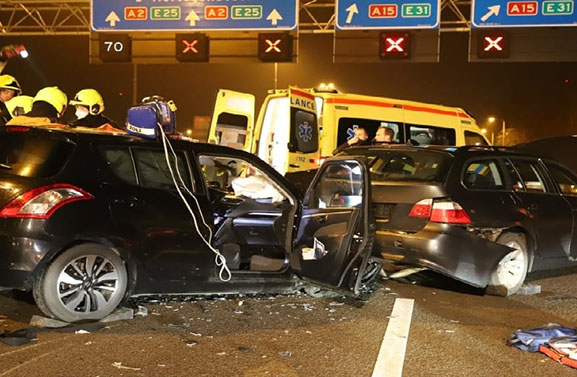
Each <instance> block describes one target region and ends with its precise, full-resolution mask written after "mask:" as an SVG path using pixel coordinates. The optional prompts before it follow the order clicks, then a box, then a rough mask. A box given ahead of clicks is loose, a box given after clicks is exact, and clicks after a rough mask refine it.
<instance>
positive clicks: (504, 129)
mask: <svg viewBox="0 0 577 377" xmlns="http://www.w3.org/2000/svg"><path fill="white" fill-rule="evenodd" d="M496 120H497V118H495V117H493V116H491V117H489V119H488V121H489V123H491V124H493V123H495V121H496ZM501 121H502V122H503V146H504V145H505V136H506V135H505V131H506V126H505V119H502V120H501Z"/></svg>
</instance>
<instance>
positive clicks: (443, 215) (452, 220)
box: [431, 201, 471, 224]
mask: <svg viewBox="0 0 577 377" xmlns="http://www.w3.org/2000/svg"><path fill="white" fill-rule="evenodd" d="M431 221H432V222H435V223H446V224H471V219H470V218H469V216H468V215H467V212H465V210H464V209H463V207H461V206H460V205H459V203H455V202H453V201H440V202H437V201H435V202H434V203H433V212H432V213H431Z"/></svg>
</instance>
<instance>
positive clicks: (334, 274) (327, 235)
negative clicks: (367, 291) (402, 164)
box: [291, 157, 375, 295]
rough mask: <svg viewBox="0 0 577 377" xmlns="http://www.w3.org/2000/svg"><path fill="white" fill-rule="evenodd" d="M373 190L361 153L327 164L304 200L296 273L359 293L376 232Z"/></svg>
mask: <svg viewBox="0 0 577 377" xmlns="http://www.w3.org/2000/svg"><path fill="white" fill-rule="evenodd" d="M370 191H371V183H370V177H369V173H368V169H367V166H366V163H365V160H364V159H363V158H362V157H359V158H356V157H335V158H331V159H330V160H328V161H327V162H325V164H324V165H323V166H322V167H321V168H320V169H319V172H318V173H317V175H316V176H315V178H314V180H313V182H312V184H311V186H310V187H309V189H308V191H307V192H306V195H305V199H304V201H303V211H302V219H301V221H300V224H299V228H298V232H297V236H296V240H295V243H294V247H293V254H292V255H291V267H292V269H293V271H295V272H296V273H297V274H298V275H300V276H301V277H303V278H306V279H307V280H311V281H313V282H315V283H317V284H319V285H322V286H325V287H328V288H338V289H340V290H345V291H346V292H347V293H349V294H350V293H352V294H353V295H358V294H359V292H360V288H361V286H362V283H363V278H364V275H365V270H366V267H367V264H368V261H369V257H370V254H371V249H372V245H373V239H374V232H375V227H374V223H373V220H372V215H371V213H370V198H371V193H370Z"/></svg>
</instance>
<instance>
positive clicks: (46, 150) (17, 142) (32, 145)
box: [0, 127, 74, 177]
mask: <svg viewBox="0 0 577 377" xmlns="http://www.w3.org/2000/svg"><path fill="white" fill-rule="evenodd" d="M18 130H19V131H18V132H0V171H1V172H2V174H4V175H6V174H7V175H18V176H21V177H52V176H54V175H56V174H57V173H58V172H59V171H60V170H61V169H62V168H63V167H64V164H66V161H67V160H68V157H70V154H71V153H72V150H73V149H74V144H72V143H71V142H67V141H65V140H62V139H60V138H57V137H54V136H51V135H50V134H48V133H38V132H35V131H34V130H29V129H27V128H24V127H22V128H21V129H20V127H18Z"/></svg>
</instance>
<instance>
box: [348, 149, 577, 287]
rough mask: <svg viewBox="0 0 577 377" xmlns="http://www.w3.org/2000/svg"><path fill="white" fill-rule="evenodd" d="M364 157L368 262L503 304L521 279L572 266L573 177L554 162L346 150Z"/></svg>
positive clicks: (576, 247) (463, 153)
mask: <svg viewBox="0 0 577 377" xmlns="http://www.w3.org/2000/svg"><path fill="white" fill-rule="evenodd" d="M341 155H345V156H346V155H351V156H352V155H354V156H365V157H366V158H367V159H368V161H369V170H370V178H371V182H372V203H373V204H372V206H373V211H374V217H375V220H376V236H375V245H374V250H373V257H376V258H381V259H383V260H386V261H388V262H392V263H394V264H397V265H401V266H412V267H414V266H419V267H425V268H428V269H430V270H433V271H436V272H439V273H441V274H444V275H447V276H449V277H452V278H454V279H457V280H460V281H462V282H465V283H468V284H470V285H472V286H475V287H482V288H484V287H488V289H487V291H488V292H489V293H493V294H497V295H503V296H506V295H511V294H513V293H515V292H517V291H518V290H519V288H520V287H521V285H522V284H523V282H524V280H525V277H526V275H527V273H528V272H529V271H535V270H541V269H552V268H558V267H565V266H573V265H575V264H576V262H577V225H576V224H577V177H576V176H575V175H574V174H573V172H572V171H570V170H569V169H567V168H566V167H564V166H563V165H561V164H559V163H557V162H554V161H553V160H550V159H546V158H540V157H537V156H536V155H532V154H531V153H528V152H523V151H520V150H515V149H510V148H498V147H459V148H455V147H413V146H407V145H379V146H368V147H354V148H349V149H348V150H347V151H346V152H345V153H344V154H341Z"/></svg>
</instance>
